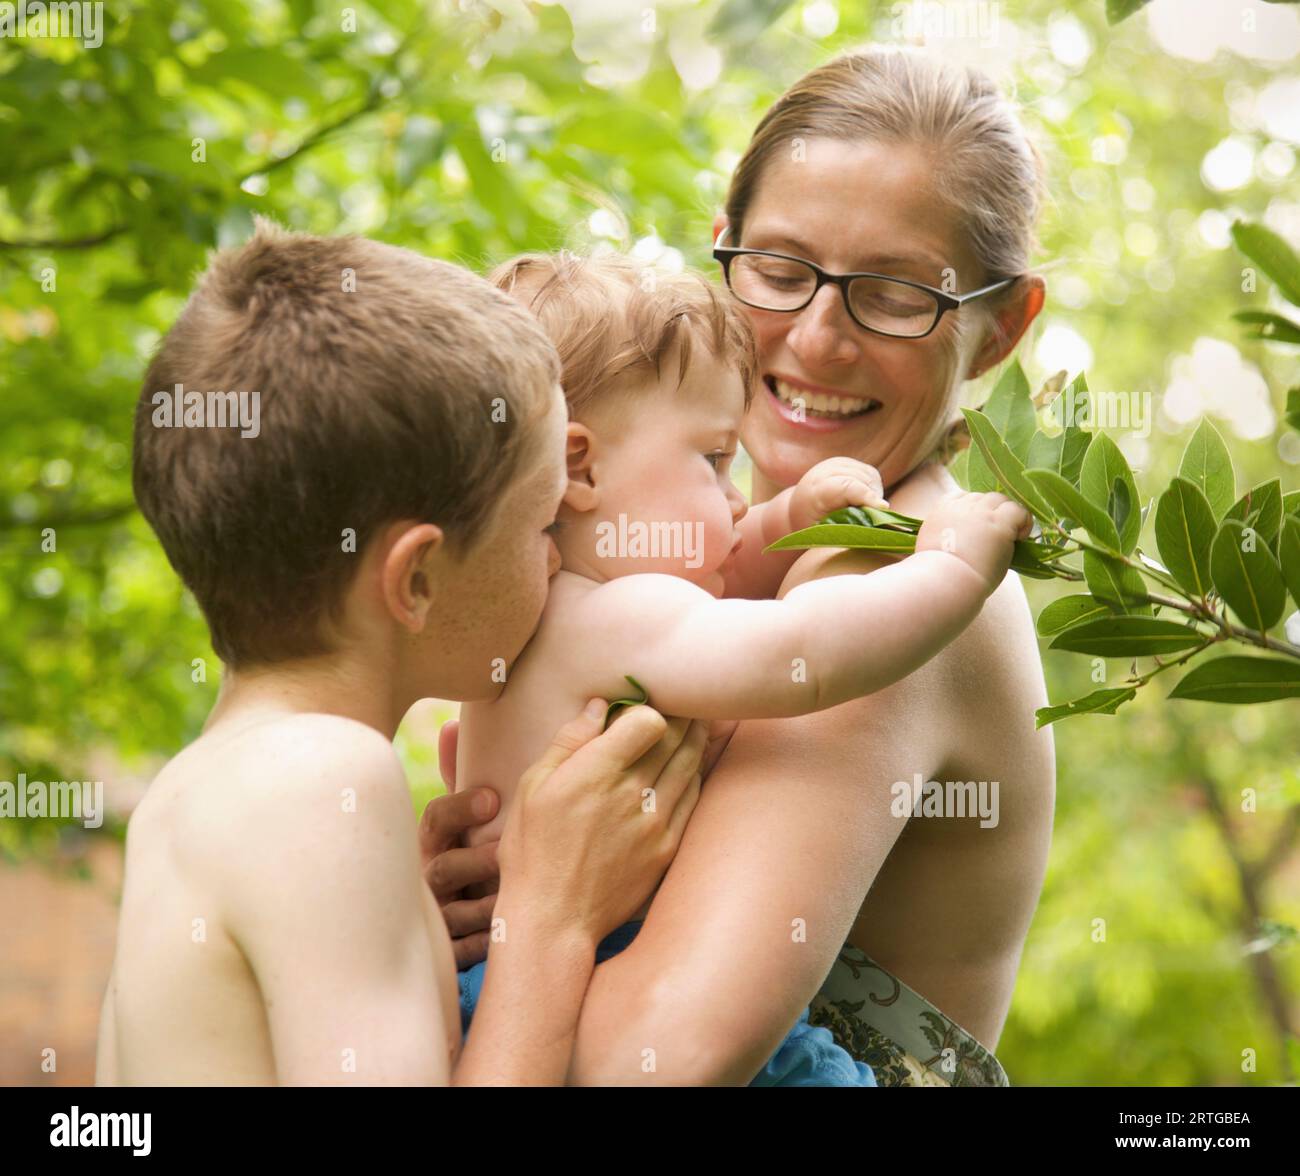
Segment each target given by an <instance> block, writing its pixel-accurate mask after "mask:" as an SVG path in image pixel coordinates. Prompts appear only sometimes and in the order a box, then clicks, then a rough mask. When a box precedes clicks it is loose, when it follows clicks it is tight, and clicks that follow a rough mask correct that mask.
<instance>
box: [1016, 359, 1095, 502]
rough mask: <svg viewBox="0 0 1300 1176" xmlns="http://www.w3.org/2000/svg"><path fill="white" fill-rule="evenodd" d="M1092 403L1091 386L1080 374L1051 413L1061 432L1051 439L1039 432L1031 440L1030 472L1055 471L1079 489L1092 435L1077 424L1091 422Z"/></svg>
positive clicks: (1028, 459) (1028, 465)
mask: <svg viewBox="0 0 1300 1176" xmlns="http://www.w3.org/2000/svg"><path fill="white" fill-rule="evenodd" d="M1091 403H1092V401H1091V395H1090V393H1089V392H1088V382H1087V380H1086V379H1085V378H1084V375H1083V373H1082V372H1080V373H1079V374H1078V375H1077V376H1076V377H1075V378H1074V379H1073V380H1072V381H1071V382H1070V386H1069V387H1068V388H1067V389H1066V390H1065V393H1064V395H1062V396H1059V397H1058V398H1057V399H1056V400H1054V401H1053V402H1052V405H1051V408H1050V409H1049V410H1048V415H1049V416H1051V417H1052V418H1053V419H1054V420H1055V421H1056V423H1057V424H1058V425H1060V427H1061V431H1060V432H1059V433H1057V434H1056V435H1055V436H1051V437H1049V436H1048V435H1047V434H1046V433H1042V432H1036V433H1035V434H1034V435H1033V437H1032V438H1030V441H1029V450H1028V453H1027V454H1026V456H1025V466H1026V468H1029V469H1044V470H1055V471H1056V472H1057V473H1058V474H1060V475H1061V477H1063V478H1064V479H1065V480H1066V481H1067V482H1070V483H1071V484H1073V485H1076V486H1077V485H1078V484H1079V471H1080V469H1081V468H1082V467H1083V458H1084V454H1086V453H1087V452H1088V446H1089V444H1090V443H1091V442H1092V434H1091V433H1089V432H1088V431H1087V430H1085V429H1084V428H1083V427H1082V426H1080V425H1079V424H1077V423H1076V422H1077V421H1079V420H1087V419H1088V418H1089V416H1090V415H1091V411H1090V410H1091Z"/></svg>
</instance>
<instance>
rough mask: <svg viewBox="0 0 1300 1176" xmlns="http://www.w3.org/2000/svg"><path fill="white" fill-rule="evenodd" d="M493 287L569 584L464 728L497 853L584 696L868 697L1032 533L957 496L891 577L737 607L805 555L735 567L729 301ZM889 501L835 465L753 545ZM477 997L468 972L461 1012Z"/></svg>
mask: <svg viewBox="0 0 1300 1176" xmlns="http://www.w3.org/2000/svg"><path fill="white" fill-rule="evenodd" d="M490 280H492V281H494V282H495V283H496V284H497V285H498V286H499V287H500V288H502V289H504V290H506V291H507V292H509V293H511V294H513V295H514V296H515V297H516V298H518V299H519V300H520V301H522V302H523V303H524V304H525V305H526V306H528V307H529V308H530V309H531V310H532V312H533V313H534V314H535V315H536V316H537V317H538V318H539V319H540V320H541V323H542V325H543V327H544V328H545V330H546V331H547V333H548V334H549V335H550V337H551V339H552V341H553V342H554V343H555V345H556V347H557V349H558V351H559V354H560V360H561V363H562V366H563V373H562V376H561V383H562V385H563V387H564V390H565V396H566V399H567V400H568V404H569V414H570V423H569V426H568V436H567V462H568V479H569V480H568V486H567V488H566V490H565V493H564V497H563V500H562V502H561V505H560V509H559V512H558V514H557V517H556V519H555V521H554V522H553V523H552V524H551V526H550V527H549V528H548V531H549V532H550V534H551V535H552V537H553V540H554V542H555V545H556V548H557V549H558V552H559V559H560V569H561V570H560V571H559V572H557V573H556V575H555V577H554V579H553V580H552V582H551V591H550V595H549V597H548V599H547V603H546V607H545V610H544V612H543V614H542V620H541V624H540V626H539V627H538V629H537V631H536V632H535V634H534V635H533V637H532V638H531V640H530V642H529V643H528V645H527V646H526V647H525V648H524V650H523V653H522V654H521V655H520V656H519V658H518V659H517V660H516V661H515V662H514V663H513V664H512V665H510V666H509V667H508V670H507V667H506V664H505V662H504V660H502V661H501V662H500V664H499V666H498V670H499V671H500V673H499V677H500V680H501V681H502V683H503V689H502V691H501V693H500V695H499V696H498V697H497V698H496V699H495V700H493V701H488V702H471V703H467V704H466V705H465V706H464V707H463V709H462V712H461V715H462V721H461V729H460V740H459V750H458V755H457V760H458V762H457V773H456V779H457V786H458V787H460V788H466V787H474V786H475V785H479V784H489V785H491V786H492V787H493V788H495V789H497V790H498V792H500V794H501V797H502V806H501V807H502V812H501V814H499V815H498V816H497V818H495V819H494V820H492V821H490V822H488V823H487V824H486V825H484V826H482V827H481V828H479V829H477V830H476V831H475V832H474V833H473V835H472V837H471V841H472V843H474V844H478V843H481V842H483V841H490V840H493V839H494V838H497V837H499V836H500V833H501V827H502V824H503V821H504V813H505V811H506V809H508V807H509V803H510V795H511V784H512V782H513V781H515V780H517V779H518V778H519V776H520V774H521V772H522V771H523V770H524V769H525V768H526V767H527V766H528V765H529V763H531V762H532V760H533V759H534V758H535V757H536V755H537V753H538V751H539V750H540V749H541V748H542V747H544V746H545V744H546V741H547V740H548V738H549V737H550V734H551V733H552V732H553V731H554V730H555V728H556V726H557V725H558V724H559V723H561V722H563V720H564V719H565V718H566V717H567V716H568V715H570V714H572V713H573V712H574V710H575V709H578V708H580V707H581V705H582V703H583V702H584V701H585V700H586V699H589V698H592V697H597V696H598V697H602V698H624V697H628V696H629V695H632V696H635V695H636V691H635V689H634V688H633V685H632V684H631V683H630V682H629V679H632V680H634V682H635V684H637V685H639V686H640V687H642V688H643V689H644V690H645V691H646V692H647V693H648V695H649V699H650V701H651V703H652V704H653V705H654V706H656V707H657V708H659V709H660V710H661V711H663V712H664V713H666V714H673V715H683V716H691V717H694V718H700V719H747V718H775V717H782V716H791V715H799V714H805V713H808V712H810V711H815V710H822V709H825V708H828V707H832V706H836V705H838V704H840V703H843V702H846V701H848V700H849V699H852V698H856V697H859V696H861V695H865V694H870V693H872V692H874V691H876V690H879V689H881V688H882V687H884V686H887V685H889V684H890V683H892V682H895V681H897V680H899V679H901V678H903V677H905V676H906V675H908V674H910V673H911V672H912V671H913V670H915V669H917V668H918V667H919V666H921V665H922V664H923V663H924V662H926V661H927V660H928V659H929V658H931V657H933V656H934V655H935V654H936V653H937V652H938V651H939V650H940V649H942V648H943V647H944V646H945V645H947V644H948V642H950V641H952V640H953V639H954V638H955V637H956V636H957V635H958V634H959V633H960V632H961V631H962V630H963V629H964V628H965V627H966V626H967V625H968V624H970V622H971V621H972V620H974V618H975V616H976V615H977V614H978V613H979V611H980V608H981V607H982V606H983V603H984V601H985V599H986V598H987V597H988V596H989V595H990V594H991V593H992V592H993V591H994V589H995V588H997V586H998V585H999V584H1000V583H1001V582H1002V579H1003V577H1004V576H1005V574H1006V571H1007V568H1008V566H1009V563H1010V559H1011V554H1012V545H1013V543H1014V541H1015V540H1016V539H1017V538H1023V537H1024V536H1025V535H1027V534H1028V531H1029V527H1030V522H1031V520H1030V518H1029V516H1028V514H1027V513H1026V512H1025V511H1024V510H1022V509H1021V508H1020V507H1019V506H1017V505H1016V504H1015V503H1013V502H1010V501H1009V500H1007V499H1006V498H1004V497H1002V496H1001V495H998V494H961V495H955V496H953V497H952V498H950V499H948V500H945V501H944V502H943V503H942V504H941V505H940V507H939V508H938V509H937V510H935V511H934V512H933V513H932V514H931V515H930V517H929V518H928V519H927V520H926V521H925V523H924V525H923V526H922V527H921V530H920V533H919V534H918V536H917V541H916V551H915V554H913V555H911V556H909V557H908V558H906V559H903V560H901V561H899V562H898V563H896V564H893V565H891V566H889V567H886V568H883V569H881V570H879V571H877V572H874V573H872V574H871V575H852V576H847V575H846V576H834V577H830V578H826V579H821V580H815V581H812V582H809V583H806V584H802V585H800V586H799V587H796V588H795V589H793V590H792V591H790V592H789V593H788V594H787V595H785V596H784V598H783V599H779V600H764V599H745V597H748V596H756V595H759V594H760V591H761V589H758V588H757V586H756V583H751V582H750V581H751V580H753V581H760V580H761V581H762V582H764V583H771V582H773V581H774V580H775V581H776V582H779V580H780V578H781V574H782V572H783V570H784V569H785V568H787V567H788V566H789V565H790V564H791V563H793V561H794V559H795V558H796V557H797V554H798V553H797V552H796V553H768V554H766V555H764V556H762V557H761V558H760V559H756V558H754V553H752V552H747V553H746V559H745V560H744V561H743V564H742V563H741V562H740V561H738V560H737V553H738V551H739V548H740V542H741V537H740V532H739V530H738V524H739V523H740V521H741V519H742V518H743V517H744V516H745V514H746V512H747V507H746V504H745V501H744V499H743V498H742V496H741V494H740V492H739V491H738V490H737V489H736V487H735V486H734V485H733V484H732V482H731V474H730V471H731V465H732V462H733V460H734V458H735V454H736V447H737V443H738V436H739V432H740V426H741V420H742V417H743V416H744V413H745V409H746V407H747V405H748V403H749V398H750V395H751V392H752V387H753V382H754V379H755V375H756V369H757V359H756V355H755V352H754V345H753V340H752V336H751V334H750V332H749V329H748V326H747V325H746V323H745V321H744V319H743V317H742V316H741V314H740V313H739V311H738V310H737V309H736V307H735V305H734V304H733V303H731V302H730V301H729V300H727V298H726V295H725V294H724V293H723V292H721V291H719V290H717V289H716V288H715V287H714V286H712V285H711V284H710V283H709V282H707V281H706V280H705V279H704V278H702V277H700V276H697V275H693V274H672V273H663V272H660V271H658V270H655V269H650V268H647V267H644V266H641V265H638V264H637V263H635V262H634V261H632V260H631V259H628V258H625V257H618V256H605V257H599V258H591V259H581V258H577V257H574V256H572V255H569V254H561V255H559V256H546V255H535V254H534V255H525V256H522V257H519V258H516V259H515V260H513V261H511V262H508V263H506V264H505V265H504V266H502V267H501V268H500V269H498V270H497V271H496V272H495V273H494V274H493V275H491V278H490ZM885 505H886V503H885V501H884V499H883V497H882V487H881V481H880V476H879V474H878V473H877V471H876V470H874V469H872V468H871V467H870V466H866V465H863V464H862V463H860V462H856V461H852V460H850V459H847V458H836V459H832V460H830V461H826V462H822V463H821V464H819V465H817V466H815V467H814V468H813V469H811V470H810V471H809V472H808V473H807V474H805V475H804V477H803V478H802V479H801V480H800V482H799V484H798V485H797V486H795V487H793V488H791V489H789V490H786V491H784V492H783V493H781V494H779V495H777V496H776V497H775V498H773V499H772V500H771V501H770V502H767V503H764V504H762V505H761V506H756V507H754V508H753V511H754V512H762V513H763V517H762V518H761V519H754V518H751V519H750V521H749V524H748V525H747V528H746V529H747V530H748V531H749V533H750V534H751V536H752V535H759V536H763V537H764V539H771V538H775V537H777V536H779V535H781V534H784V533H786V532H788V531H790V530H794V529H798V528H802V527H806V526H811V525H813V524H814V523H815V522H817V521H818V520H819V519H820V518H822V517H823V516H824V515H826V514H827V513H829V512H830V511H832V510H836V509H839V508H841V507H846V506H885ZM764 565H766V566H764ZM791 786H792V787H800V786H803V785H801V784H800V782H798V781H792V782H791ZM646 803H653V797H647V798H646ZM624 939H626V936H624ZM628 941H629V942H630V940H628ZM619 946H620V947H622V946H626V942H622V943H620V944H619ZM480 968H481V966H480ZM476 982H477V979H476V977H475V976H474V975H473V974H470V975H469V977H468V979H467V978H466V976H462V996H463V997H465V996H466V995H467V994H468V996H469V998H470V1000H469V1002H468V1003H472V995H473V994H472V989H473V987H474V985H475V984H476ZM466 1003H467V1002H466V1001H465V1000H463V1002H462V1004H463V1007H465V1005H466ZM846 1056H847V1055H846Z"/></svg>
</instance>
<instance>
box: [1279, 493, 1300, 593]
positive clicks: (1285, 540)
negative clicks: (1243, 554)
mask: <svg viewBox="0 0 1300 1176" xmlns="http://www.w3.org/2000/svg"><path fill="white" fill-rule="evenodd" d="M1279 549H1280V554H1281V557H1282V579H1283V580H1285V581H1286V586H1287V590H1288V591H1289V592H1290V593H1291V599H1292V600H1294V601H1295V602H1296V606H1297V607H1300V519H1297V518H1295V517H1294V516H1292V515H1287V517H1286V518H1285V519H1283V520H1282V535H1281V543H1280V544H1279Z"/></svg>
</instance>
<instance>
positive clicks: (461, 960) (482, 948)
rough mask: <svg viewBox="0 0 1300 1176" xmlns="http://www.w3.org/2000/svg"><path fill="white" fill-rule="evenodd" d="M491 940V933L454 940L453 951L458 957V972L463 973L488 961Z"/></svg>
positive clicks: (484, 932) (479, 932)
mask: <svg viewBox="0 0 1300 1176" xmlns="http://www.w3.org/2000/svg"><path fill="white" fill-rule="evenodd" d="M489 938H490V933H489V932H487V931H478V932H476V933H475V934H473V935H466V936H465V938H463V939H453V940H452V941H451V949H452V951H453V952H454V953H455V955H456V971H458V972H463V971H464V970H465V969H466V968H470V967H473V966H474V965H475V964H481V963H482V962H483V961H484V960H485V959H487V953H488V940H489Z"/></svg>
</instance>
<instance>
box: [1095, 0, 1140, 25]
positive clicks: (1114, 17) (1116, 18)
mask: <svg viewBox="0 0 1300 1176" xmlns="http://www.w3.org/2000/svg"><path fill="white" fill-rule="evenodd" d="M1150 3H1151V0H1106V23H1107V24H1111V25H1117V24H1119V22H1120V21H1122V20H1128V18H1129V17H1130V16H1132V15H1133V14H1134V13H1135V12H1137V11H1138V10H1139V9H1141V8H1145V7H1146V6H1147V5H1148V4H1150Z"/></svg>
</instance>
